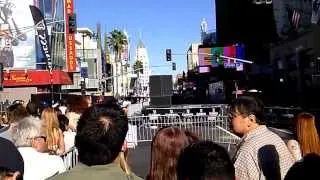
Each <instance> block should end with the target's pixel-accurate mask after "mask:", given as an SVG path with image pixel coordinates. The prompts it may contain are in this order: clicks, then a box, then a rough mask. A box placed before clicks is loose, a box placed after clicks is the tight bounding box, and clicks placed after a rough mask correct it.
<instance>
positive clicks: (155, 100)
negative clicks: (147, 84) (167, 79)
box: [150, 96, 172, 107]
mask: <svg viewBox="0 0 320 180" xmlns="http://www.w3.org/2000/svg"><path fill="white" fill-rule="evenodd" d="M150 105H151V106H156V107H170V106H171V105H172V96H158V97H155V96H154V97H150Z"/></svg>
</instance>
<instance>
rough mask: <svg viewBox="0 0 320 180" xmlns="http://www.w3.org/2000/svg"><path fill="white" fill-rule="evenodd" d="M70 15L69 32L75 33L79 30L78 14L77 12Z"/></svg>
mask: <svg viewBox="0 0 320 180" xmlns="http://www.w3.org/2000/svg"><path fill="white" fill-rule="evenodd" d="M68 16H69V17H68V23H69V34H74V33H76V32H77V16H76V14H75V13H74V14H69V15H68Z"/></svg>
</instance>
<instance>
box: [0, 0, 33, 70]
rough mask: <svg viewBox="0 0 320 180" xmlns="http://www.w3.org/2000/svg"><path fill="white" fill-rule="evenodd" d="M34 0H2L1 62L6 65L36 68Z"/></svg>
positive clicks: (0, 2)
mask: <svg viewBox="0 0 320 180" xmlns="http://www.w3.org/2000/svg"><path fill="white" fill-rule="evenodd" d="M33 3H34V1H33V0H23V1H22V0H0V32H1V33H0V62H1V63H3V65H4V67H5V68H6V67H10V68H24V69H34V68H35V62H36V61H35V59H36V58H35V30H34V28H33V26H34V22H33V19H32V16H31V12H30V9H29V5H33Z"/></svg>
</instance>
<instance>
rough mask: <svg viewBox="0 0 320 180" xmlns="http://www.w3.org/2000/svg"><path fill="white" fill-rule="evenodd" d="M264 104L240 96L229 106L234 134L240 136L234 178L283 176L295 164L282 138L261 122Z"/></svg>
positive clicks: (262, 179)
mask: <svg viewBox="0 0 320 180" xmlns="http://www.w3.org/2000/svg"><path fill="white" fill-rule="evenodd" d="M263 110H264V106H263V103H262V102H261V101H260V100H258V99H256V98H253V97H246V96H242V97H240V98H238V99H236V100H234V101H233V102H232V104H231V107H230V120H231V121H232V128H233V130H234V132H235V133H237V134H239V135H240V136H242V139H241V142H240V143H239V145H238V150H237V152H236V155H235V157H234V166H235V173H236V177H237V178H239V179H240V180H265V179H267V180H268V179H270V180H271V179H272V180H278V179H279V180H280V179H284V177H285V175H286V174H287V172H288V170H289V169H290V167H291V166H292V165H293V163H294V159H293V157H292V155H291V154H290V152H289V150H288V148H287V146H286V144H285V143H284V142H283V140H282V139H281V138H280V137H279V136H278V135H276V134H274V133H273V132H271V131H270V130H269V129H268V128H267V127H266V126H265V125H263Z"/></svg>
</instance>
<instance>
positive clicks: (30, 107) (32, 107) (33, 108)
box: [26, 101, 39, 116]
mask: <svg viewBox="0 0 320 180" xmlns="http://www.w3.org/2000/svg"><path fill="white" fill-rule="evenodd" d="M26 109H27V111H28V113H29V114H30V115H32V116H39V107H38V106H37V104H36V103H34V102H32V101H29V102H28V104H27V107H26Z"/></svg>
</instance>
